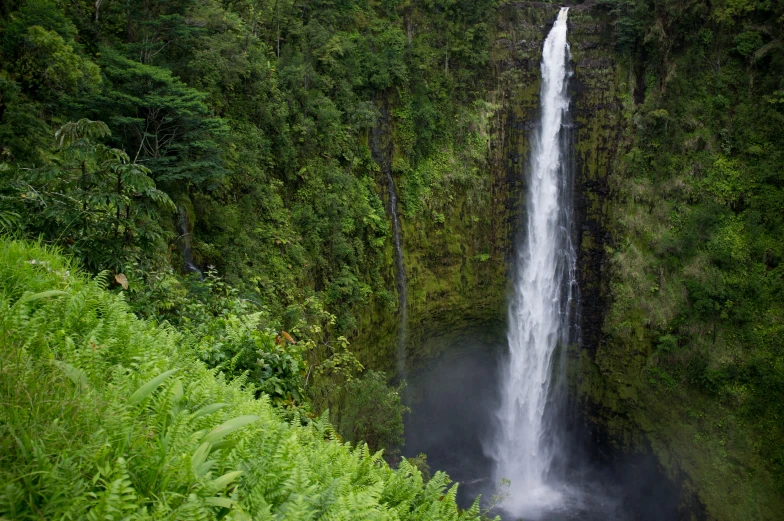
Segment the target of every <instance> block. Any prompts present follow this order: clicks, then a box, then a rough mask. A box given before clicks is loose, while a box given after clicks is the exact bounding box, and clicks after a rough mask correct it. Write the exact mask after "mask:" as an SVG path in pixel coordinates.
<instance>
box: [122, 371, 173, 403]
mask: <svg viewBox="0 0 784 521" xmlns="http://www.w3.org/2000/svg"><path fill="white" fill-rule="evenodd" d="M177 371H179V369H170V370H168V371H166V372H165V373H161V374H159V375H158V376H156V377H155V378H153V379H152V380H150V381H149V382H147V383H146V384H144V385H142V386H141V387H139V388H138V389H137V390H136V392H135V393H133V394H132V395H131V397H130V398H128V403H129V404H131V405H134V404H137V403H139V402H141V401H142V400H144V399H145V398H147V397H148V396H149V395H150V394H152V392H153V391H154V390H155V389H157V388H158V386H159V385H161V384H162V383H163V382H164V380H166V379H167V378H168V377H170V376H171V375H173V374H174V373H176V372H177Z"/></svg>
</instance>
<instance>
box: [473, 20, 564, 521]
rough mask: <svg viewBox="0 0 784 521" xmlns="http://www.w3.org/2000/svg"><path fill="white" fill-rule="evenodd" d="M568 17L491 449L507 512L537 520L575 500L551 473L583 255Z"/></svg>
mask: <svg viewBox="0 0 784 521" xmlns="http://www.w3.org/2000/svg"><path fill="white" fill-rule="evenodd" d="M567 12H568V8H562V9H561V11H560V13H559V14H558V19H557V20H556V22H555V24H554V25H553V28H552V29H551V30H550V33H549V34H548V36H547V39H546V40H545V42H544V49H543V53H542V65H541V73H542V80H541V90H540V118H541V119H540V121H539V125H538V127H537V131H536V132H534V134H533V135H532V136H531V162H530V168H529V171H528V172H526V174H527V175H528V195H527V207H526V208H527V224H526V228H525V236H524V238H523V239H522V241H521V242H520V244H518V246H517V258H516V265H515V280H514V294H513V296H512V298H511V301H510V304H509V326H508V327H509V330H508V334H507V337H508V341H509V354H508V359H507V360H506V362H505V368H504V371H503V377H502V379H501V382H500V385H501V405H500V408H499V410H498V411H497V420H498V424H497V428H496V431H497V432H496V435H495V436H494V438H493V440H492V442H491V443H489V444H488V445H489V446H488V447H487V449H488V453H489V456H490V457H491V458H492V459H493V460H494V463H495V465H494V472H493V479H494V481H495V482H496V483H499V482H501V480H509V481H510V482H511V483H510V486H509V488H508V489H507V490H506V494H508V497H507V498H506V499H505V500H504V502H503V503H502V504H501V508H502V509H503V510H505V511H506V512H507V513H508V514H510V515H511V516H513V517H518V516H519V517H523V516H524V517H538V515H539V514H540V513H541V512H543V511H548V510H552V509H557V508H558V507H559V504H561V503H563V502H564V501H565V500H566V498H565V497H564V495H565V494H567V495H568V492H567V491H566V488H565V486H564V485H563V484H562V483H561V482H559V479H558V476H556V475H555V474H557V473H556V472H554V471H553V462H554V458H557V457H558V454H559V452H560V447H559V443H558V441H557V440H558V432H557V431H558V429H557V422H553V421H552V420H553V417H554V415H555V412H557V411H556V410H557V408H558V407H557V404H555V403H554V402H556V401H557V400H556V399H555V397H556V396H557V395H558V392H557V387H558V379H559V376H560V375H559V374H558V373H559V371H558V368H554V367H553V365H554V360H555V359H556V358H557V355H556V353H557V350H558V348H559V347H561V346H563V345H564V344H565V343H567V342H568V335H569V333H568V331H569V323H570V310H571V307H572V305H571V299H572V288H573V287H574V266H575V255H574V250H573V248H572V246H571V242H570V239H569V235H570V226H571V224H570V222H571V217H570V216H571V210H572V208H571V206H572V202H571V188H570V187H571V179H570V177H571V176H570V166H569V163H570V162H569V160H568V158H569V153H570V152H569V149H568V147H569V140H568V139H565V138H564V136H565V130H564V125H565V123H567V121H565V120H566V118H567V116H568V111H569V95H568V91H567V80H568V68H567V62H568V53H569V44H568V42H567V40H566V30H567V25H566V19H567Z"/></svg>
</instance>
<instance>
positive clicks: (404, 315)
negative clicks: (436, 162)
mask: <svg viewBox="0 0 784 521" xmlns="http://www.w3.org/2000/svg"><path fill="white" fill-rule="evenodd" d="M384 172H385V174H386V176H387V183H388V184H389V208H390V213H391V214H392V234H393V236H394V237H393V238H394V244H395V268H396V269H397V294H398V299H399V302H400V332H399V333H398V340H397V374H398V377H399V378H400V379H401V380H405V378H406V335H407V333H408V331H407V329H408V310H407V301H408V291H407V289H406V265H405V263H404V261H403V241H402V238H401V233H400V217H399V216H398V207H397V203H398V201H397V191H396V190H395V181H394V179H393V178H392V171H391V169H390V168H385V169H384Z"/></svg>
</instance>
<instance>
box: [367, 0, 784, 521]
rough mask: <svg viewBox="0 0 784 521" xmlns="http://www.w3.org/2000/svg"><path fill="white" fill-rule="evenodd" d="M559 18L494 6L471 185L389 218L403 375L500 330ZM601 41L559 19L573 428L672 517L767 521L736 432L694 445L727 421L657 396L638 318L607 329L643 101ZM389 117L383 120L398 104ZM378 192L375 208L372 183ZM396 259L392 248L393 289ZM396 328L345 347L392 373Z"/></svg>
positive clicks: (758, 465)
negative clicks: (573, 329) (671, 496)
mask: <svg viewBox="0 0 784 521" xmlns="http://www.w3.org/2000/svg"><path fill="white" fill-rule="evenodd" d="M556 13H557V8H556V7H554V6H552V5H550V4H538V3H528V2H521V3H508V4H505V5H504V6H502V7H500V8H499V10H498V13H497V19H496V26H495V38H494V43H493V46H492V51H491V59H490V63H489V65H488V75H487V83H486V85H485V88H486V96H485V99H484V100H483V102H484V103H483V104H482V105H481V109H480V108H478V107H479V106H478V105H477V108H476V112H477V114H479V113H482V114H484V116H485V117H484V119H483V118H479V120H481V122H482V123H481V124H480V130H481V132H480V134H482V135H483V136H485V137H486V139H487V144H486V162H485V164H484V166H483V168H480V169H479V170H478V171H477V172H476V173H475V179H474V180H473V182H471V183H463V184H460V183H455V184H452V185H450V186H449V189H448V190H443V191H440V192H439V191H434V192H433V193H431V194H430V199H429V201H428V208H429V210H428V211H426V212H424V213H419V214H406V213H405V211H404V212H403V214H402V215H401V220H402V223H403V226H402V230H403V248H404V255H405V264H406V272H407V281H406V282H407V287H408V297H409V298H408V308H407V309H408V335H407V348H406V353H407V361H408V367H409V368H410V369H415V368H417V367H419V366H421V365H423V364H424V363H425V362H427V361H428V360H430V359H432V358H433V357H434V356H435V355H436V354H438V352H439V351H440V350H441V349H443V348H445V346H446V345H448V343H449V339H450V333H454V334H459V331H460V330H461V329H464V328H465V327H466V326H469V325H472V324H483V323H484V324H487V323H500V324H502V323H503V322H504V320H505V314H506V313H505V308H506V297H507V294H508V287H507V279H508V277H507V275H508V270H509V266H510V260H511V255H512V253H513V245H514V241H515V238H516V236H517V234H518V233H519V232H520V229H521V212H522V210H524V204H525V203H524V197H523V194H524V193H525V186H524V175H523V172H524V169H525V167H526V166H527V164H528V153H529V143H528V136H529V134H530V131H531V129H532V128H533V125H534V124H535V121H536V117H537V111H538V92H539V63H540V54H541V44H542V41H543V39H544V37H545V36H546V33H547V30H548V29H549V27H550V26H551V24H552V21H553V20H554V19H555V16H556ZM610 31H611V24H610V21H609V20H608V19H607V18H606V17H605V15H604V14H603V13H602V12H600V11H597V10H594V9H591V8H590V7H581V6H577V7H575V8H573V9H572V10H571V11H570V15H569V42H570V45H571V60H572V70H573V77H572V83H571V88H572V89H573V98H572V99H573V105H572V107H573V114H572V116H573V118H572V119H573V124H574V128H573V139H574V153H575V157H574V161H575V165H576V177H575V187H574V189H575V213H576V215H575V222H576V227H575V228H576V229H575V231H574V233H575V235H574V237H573V238H574V240H575V241H576V244H577V245H579V249H578V251H579V257H578V282H579V290H580V309H579V310H578V311H579V314H578V317H579V328H580V349H577V347H576V346H572V347H571V348H570V351H569V352H570V363H569V370H570V378H569V383H570V396H571V399H572V404H573V406H572V409H571V410H572V411H573V412H574V416H575V421H576V423H578V424H580V426H578V429H582V431H583V432H584V433H585V434H586V435H587V436H589V437H591V439H593V440H594V441H596V442H599V443H601V444H603V445H605V446H608V447H610V448H611V452H614V453H615V454H617V455H619V456H620V455H624V457H625V456H628V455H633V454H637V455H638V457H640V458H643V459H645V460H646V461H648V462H649V463H648V464H646V465H648V470H650V468H651V463H650V462H651V461H652V462H653V463H652V466H653V468H654V469H658V472H660V473H662V474H663V475H665V476H667V478H669V479H670V480H672V483H673V484H675V486H676V488H678V489H679V490H680V492H679V495H680V501H681V517H682V518H683V519H702V518H707V519H773V518H775V515H774V514H773V512H775V511H776V508H777V507H776V505H777V501H778V502H780V499H778V500H777V499H776V497H775V493H773V491H774V490H775V488H774V487H773V486H772V485H771V477H770V475H769V474H768V473H767V472H766V471H765V470H764V466H763V464H762V462H761V461H759V459H758V458H757V457H756V456H755V455H754V454H753V452H754V448H753V447H750V446H744V443H743V442H742V440H743V439H745V438H744V436H745V435H746V434H745V431H744V428H743V427H742V426H735V427H732V429H731V431H732V432H734V433H735V434H734V436H735V438H732V437H730V438H727V436H725V435H721V436H718V437H711V436H706V435H705V434H704V433H705V432H708V431H710V429H713V430H716V429H719V430H722V429H725V427H716V428H715V429H714V428H713V427H710V426H709V424H712V423H715V424H716V425H719V426H721V425H724V423H723V422H724V421H725V420H726V415H725V414H724V413H721V414H717V413H715V412H713V410H714V408H715V407H716V403H715V402H714V401H713V400H711V399H707V398H706V397H705V396H702V395H700V394H699V393H691V392H683V393H682V394H681V395H679V396H678V397H677V400H676V401H677V403H673V396H672V395H671V394H668V393H666V392H661V387H660V386H658V384H656V382H655V380H656V379H655V378H654V377H655V375H653V374H652V373H651V371H652V369H651V364H650V360H651V357H652V356H653V353H654V351H655V349H656V346H655V338H656V337H655V334H656V333H655V332H653V331H651V330H650V328H649V327H648V326H647V325H646V324H648V321H647V319H646V317H645V316H644V315H640V316H638V317H636V319H635V320H634V321H633V323H631V324H630V326H629V328H627V329H628V331H626V330H624V331H623V332H621V331H620V330H619V329H618V328H616V327H614V326H613V325H612V324H611V321H610V319H609V317H610V315H611V314H612V313H613V312H614V311H613V309H614V307H613V306H614V300H615V299H616V298H617V295H618V292H619V291H625V289H624V288H623V285H624V284H625V283H624V281H623V280H622V278H621V277H619V275H618V272H617V266H616V264H615V262H616V261H615V260H614V259H615V257H614V254H615V252H617V251H618V250H619V249H621V248H623V247H624V246H623V245H624V244H626V243H627V242H628V240H629V239H628V237H627V235H628V234H627V232H626V230H625V228H624V227H623V226H622V225H621V224H619V223H620V222H621V221H622V215H623V214H624V212H625V211H626V207H627V206H628V204H629V201H628V200H627V199H626V197H627V196H626V195H624V194H625V191H624V190H623V187H624V186H625V183H626V182H627V180H626V177H625V176H627V175H628V173H627V170H628V167H629V165H628V159H627V157H626V155H627V153H628V152H629V150H630V149H631V148H632V147H633V143H634V140H635V139H636V137H635V132H636V131H637V130H636V127H635V125H634V123H633V122H634V117H635V114H637V113H638V112H639V107H640V104H641V103H642V102H643V101H644V97H643V93H642V91H641V89H640V81H639V79H640V74H639V71H640V70H641V69H642V68H643V65H642V64H634V63H628V62H627V61H624V60H621V59H620V58H619V56H618V55H617V54H616V52H615V50H614V48H613V45H612V43H611V37H610ZM391 106H392V108H391V110H392V111H394V100H392V103H391ZM385 124H386V125H387V127H386V128H385V129H384V130H383V132H384V134H385V135H387V136H388V144H389V150H390V152H389V156H388V161H390V163H391V164H392V165H393V175H395V176H396V181H397V183H398V187H399V188H401V187H402V188H403V189H404V190H405V186H404V184H405V181H404V180H403V176H402V175H401V173H400V171H396V170H395V168H394V165H396V164H399V163H400V158H399V157H396V152H395V150H396V147H395V137H394V136H395V129H394V126H395V123H394V118H390V119H389V120H387V122H386V123H385ZM447 169H448V167H447ZM378 186H379V189H380V192H381V193H383V194H386V188H385V187H384V182H383V180H382V179H379V183H378ZM392 259H393V257H392V251H391V249H390V251H389V255H388V266H389V271H388V274H387V276H388V278H389V280H390V281H393V280H394V270H393V264H394V263H393V260H392ZM390 286H392V284H391V283H390ZM627 289H628V288H627ZM398 317H399V315H398V314H397V313H395V312H394V311H393V312H390V311H382V310H375V311H369V312H367V313H365V314H363V315H362V320H363V323H362V324H361V326H360V328H359V330H360V331H361V334H360V336H359V337H358V338H357V339H355V341H354V346H355V347H356V348H357V349H358V350H359V352H360V353H361V356H362V360H363V362H365V363H367V364H368V365H370V366H373V367H377V368H383V369H387V370H390V371H394V370H393V368H394V361H395V346H396V342H397V335H398ZM433 339H438V340H437V341H433ZM371 346H372V348H371ZM654 371H655V370H654ZM656 381H658V380H656ZM725 412H726V411H725ZM706 426H707V427H706ZM706 429H707V430H706ZM725 430H726V429H725ZM711 432H712V431H711ZM728 432H729V431H728ZM728 440H729V441H728ZM733 461H734V463H733ZM741 462H743V463H741ZM739 476H740V477H739Z"/></svg>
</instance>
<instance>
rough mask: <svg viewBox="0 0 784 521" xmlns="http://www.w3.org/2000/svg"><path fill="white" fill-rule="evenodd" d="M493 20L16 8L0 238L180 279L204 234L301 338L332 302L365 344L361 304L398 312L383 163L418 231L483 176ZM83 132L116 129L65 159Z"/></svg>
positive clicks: (183, 5)
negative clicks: (74, 125) (309, 304)
mask: <svg viewBox="0 0 784 521" xmlns="http://www.w3.org/2000/svg"><path fill="white" fill-rule="evenodd" d="M492 5H493V2H492V0H485V1H483V2H469V1H459V2H456V1H454V0H435V1H431V2H426V3H425V4H422V5H418V4H415V3H412V2H408V1H384V2H376V1H370V0H368V1H364V2H331V1H315V2H313V1H300V0H279V1H278V0H276V1H275V2H266V1H238V2H235V1H225V2H221V1H218V0H211V1H196V0H183V1H172V2H170V1H165V2H161V1H146V2H142V3H141V4H139V3H134V4H131V3H128V2H98V3H95V2H92V1H82V2H57V1H54V0H28V1H20V2H6V3H4V4H3V7H2V9H3V11H4V12H3V13H2V16H3V21H2V24H1V25H0V30H1V31H2V63H3V71H2V76H1V78H2V79H1V80H0V81H1V83H0V118H2V119H1V120H0V146H1V147H2V156H0V160H2V162H3V163H4V164H5V165H6V166H5V167H4V168H6V169H7V170H10V171H11V172H12V174H14V177H15V179H13V181H9V180H7V181H6V182H4V184H3V186H2V191H3V194H4V197H3V200H2V204H3V210H2V211H3V214H2V215H3V216H4V217H3V220H4V222H6V224H10V223H11V220H13V219H14V218H15V217H14V216H22V217H23V218H21V219H20V220H19V219H17V221H16V225H18V226H21V227H22V228H23V229H24V232H25V233H26V234H27V235H31V236H36V235H38V234H43V235H44V237H45V238H46V239H47V241H51V242H55V243H57V244H60V245H62V246H64V247H65V248H66V249H67V250H69V251H72V252H73V253H74V254H77V255H78V256H79V257H80V258H82V259H84V261H85V263H86V264H87V266H88V267H89V268H90V269H91V270H94V271H98V270H100V269H107V268H108V269H115V270H117V271H118V272H119V271H126V272H127V271H128V270H129V269H131V267H133V266H138V267H137V269H139V270H141V271H143V272H147V271H149V270H150V269H152V268H154V267H158V266H160V265H161V264H162V261H165V260H167V259H168V260H171V261H172V264H173V265H175V266H177V267H179V264H180V262H179V261H177V256H178V250H179V247H180V246H182V245H183V243H184V241H186V240H187V239H188V236H189V234H192V237H193V241H192V243H193V244H192V248H193V255H194V257H195V262H196V264H197V265H198V266H199V267H201V268H202V269H205V268H206V267H207V266H210V265H212V266H215V267H216V268H217V270H218V271H219V272H220V273H222V274H223V276H224V277H226V280H227V281H228V282H229V283H231V284H232V285H233V286H236V287H239V288H241V290H242V292H243V294H244V295H246V296H248V297H249V298H253V299H255V300H256V301H259V302H261V303H262V304H263V306H264V307H265V308H267V309H270V310H271V312H272V313H273V314H275V315H276V316H282V317H283V319H284V322H285V324H284V325H285V326H286V327H294V325H295V324H296V323H297V321H298V320H299V319H300V318H301V317H302V316H303V315H304V314H305V313H306V311H305V310H304V309H303V306H302V303H303V302H304V301H305V299H306V298H308V297H314V296H315V297H317V298H318V299H319V300H320V301H322V302H323V303H324V304H325V305H326V307H327V308H328V309H329V310H330V311H331V312H333V313H334V314H335V316H336V324H335V329H336V331H337V333H338V334H344V333H352V332H353V331H354V330H355V327H356V319H355V317H354V312H355V311H354V310H355V309H356V307H357V306H359V305H365V304H368V303H369V302H376V303H380V304H382V305H386V306H387V307H389V308H391V309H392V310H394V308H395V306H396V305H397V302H396V299H395V298H394V295H393V294H391V291H390V288H393V287H394V284H390V281H389V280H387V279H385V276H386V277H387V278H388V274H387V273H386V271H385V270H386V269H387V268H388V266H389V263H390V257H389V255H390V253H389V251H388V249H385V248H388V241H387V239H388V237H389V234H390V226H389V222H388V221H387V219H386V217H385V211H384V207H383V204H382V201H381V199H380V197H379V195H378V194H377V192H376V190H375V186H376V183H375V179H376V178H377V177H379V176H380V175H381V174H380V166H379V164H378V163H390V164H391V163H394V168H395V169H396V171H397V172H398V174H399V177H401V184H404V185H405V187H404V188H403V190H402V191H403V192H404V194H405V196H404V204H405V207H406V211H408V212H410V213H412V214H414V213H416V211H417V209H418V208H420V207H421V205H422V201H423V200H424V199H426V196H427V192H428V190H429V188H430V186H431V185H434V184H437V183H438V182H439V181H440V180H441V178H443V177H444V176H445V175H449V176H452V175H454V174H453V173H452V172H450V171H444V168H443V166H442V165H443V164H444V162H446V161H451V162H453V163H455V158H459V156H460V155H462V154H466V161H460V163H463V162H466V166H465V168H466V171H467V172H469V173H470V172H471V169H470V166H471V164H473V163H474V162H475V161H480V162H481V161H482V160H484V157H483V153H482V150H484V147H486V142H485V141H486V140H482V139H480V138H477V128H476V124H475V122H474V118H473V116H472V114H474V109H473V105H472V103H473V99H474V97H475V93H476V91H477V89H478V88H479V85H481V81H479V80H480V78H481V76H480V75H481V72H482V68H481V67H482V65H483V64H485V63H486V61H487V48H488V45H489V32H490V27H489V21H490V20H492V16H493V9H492V8H491V7H492ZM83 118H87V119H89V120H94V121H102V122H103V123H105V124H106V126H107V127H108V128H102V130H101V131H100V132H92V133H90V134H89V135H81V134H80V135H78V136H74V137H75V138H76V140H77V141H76V142H75V143H72V142H70V141H69V142H66V143H60V142H58V143H56V144H55V143H53V140H52V134H53V133H54V131H55V130H57V129H58V128H60V127H61V126H62V125H63V124H65V123H67V122H68V121H74V122H75V121H79V120H81V119H83ZM393 122H394V126H393ZM382 127H383V128H382ZM393 128H394V130H393ZM382 130H383V132H384V133H385V134H388V135H391V137H390V136H385V137H384V139H379V137H378V133H379V132H380V131H382ZM109 131H111V133H110V132H109ZM374 131H376V132H375V134H374ZM374 136H375V137H374ZM390 139H393V140H394V141H395V143H396V146H395V152H394V155H395V157H389V150H388V148H389V147H387V146H385V144H384V141H389V140H390ZM455 144H456V145H457V147H456V150H453V145H455ZM63 145H64V146H63ZM107 147H108V149H107V150H104V148H107ZM112 147H113V148H115V149H117V150H121V151H123V152H124V154H125V155H121V153H120V152H116V151H115V152H112V151H111V148H112ZM477 148H478V149H479V152H478V153H477V152H476V150H477ZM106 152H108V153H113V154H115V160H114V161H115V163H116V164H111V163H107V162H106V161H107V158H106V157H104V155H103V154H104V153H106ZM374 156H375V159H374ZM120 165H134V166H133V167H130V166H124V167H122V169H121V170H123V171H124V170H128V169H134V171H138V174H136V173H133V174H131V173H123V174H121V177H122V176H126V177H127V176H132V175H135V176H138V175H141V174H144V175H145V176H146V177H147V178H149V180H152V181H154V183H155V188H156V189H157V190H160V191H162V192H163V193H165V194H166V195H168V198H169V199H171V201H173V202H174V205H176V208H177V211H176V213H175V211H174V208H175V206H174V205H172V204H171V203H170V202H169V201H168V200H167V199H165V198H157V199H156V198H154V197H153V196H152V193H150V194H147V192H145V190H146V189H148V188H151V186H149V187H148V185H147V184H145V185H144V189H139V187H137V186H135V185H133V181H131V180H130V179H121V178H120V177H117V175H118V174H117V171H118V169H120ZM141 166H143V167H144V169H140V168H139V167H141ZM382 166H383V165H382ZM456 173H458V174H459V171H458V172H456ZM134 179H135V178H134ZM139 182H141V181H139ZM144 182H145V183H147V182H148V181H147V180H145V181H144ZM316 196H318V197H316ZM442 219H443V217H442ZM180 222H183V223H187V224H186V225H185V227H184V228H183V227H180V228H179V229H178V228H177V225H178V224H180Z"/></svg>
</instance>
